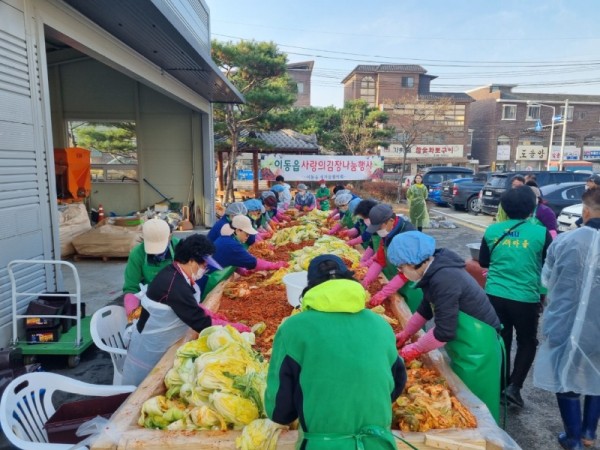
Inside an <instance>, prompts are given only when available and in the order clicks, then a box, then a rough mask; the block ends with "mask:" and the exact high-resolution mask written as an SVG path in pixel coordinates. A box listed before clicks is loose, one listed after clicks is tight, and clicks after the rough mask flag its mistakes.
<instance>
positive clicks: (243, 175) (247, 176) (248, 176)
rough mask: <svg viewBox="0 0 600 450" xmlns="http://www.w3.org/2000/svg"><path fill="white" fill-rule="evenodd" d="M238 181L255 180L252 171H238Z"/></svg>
mask: <svg viewBox="0 0 600 450" xmlns="http://www.w3.org/2000/svg"><path fill="white" fill-rule="evenodd" d="M237 179H238V180H240V181H242V180H244V181H250V180H253V179H254V177H253V176H252V171H251V170H238V171H237Z"/></svg>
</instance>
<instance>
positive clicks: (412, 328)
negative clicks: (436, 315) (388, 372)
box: [396, 312, 427, 348]
mask: <svg viewBox="0 0 600 450" xmlns="http://www.w3.org/2000/svg"><path fill="white" fill-rule="evenodd" d="M425 323H427V319H425V317H423V316H422V315H421V314H419V313H418V312H416V313H414V314H413V315H412V316H410V319H408V322H406V325H404V329H403V330H402V331H401V332H400V333H398V334H396V347H398V348H401V347H403V346H404V344H406V341H408V340H409V339H410V338H411V337H412V336H413V335H414V334H415V333H416V332H417V331H419V330H420V329H421V328H423V325H425Z"/></svg>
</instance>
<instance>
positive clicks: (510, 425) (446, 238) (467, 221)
mask: <svg viewBox="0 0 600 450" xmlns="http://www.w3.org/2000/svg"><path fill="white" fill-rule="evenodd" d="M397 209H398V212H404V213H405V209H404V207H403V205H398V208H397ZM431 215H432V216H437V215H441V216H445V217H446V218H448V219H449V220H451V221H453V222H454V223H455V224H456V225H457V228H454V229H442V228H439V229H429V230H425V231H426V232H427V233H429V234H431V235H432V236H434V237H435V238H436V240H437V246H438V247H447V248H450V249H452V250H454V251H456V252H457V253H458V254H459V255H461V256H462V257H463V258H465V259H468V258H470V252H469V249H468V248H467V247H466V244H468V243H472V242H480V241H481V238H482V236H483V232H484V230H485V227H486V226H487V225H489V224H490V223H491V222H492V219H491V217H489V216H484V215H479V216H473V215H470V214H467V213H464V212H455V211H453V210H451V209H449V208H438V207H434V208H432V210H431ZM74 264H75V266H76V268H77V270H78V273H79V278H80V281H81V289H82V300H83V301H84V302H86V305H87V311H88V314H92V313H93V312H94V311H96V310H98V309H99V308H101V307H103V306H105V305H107V304H108V303H110V302H112V301H115V300H116V299H118V298H119V297H120V295H121V287H122V283H123V270H124V267H125V260H116V261H108V262H102V261H96V260H82V261H79V262H76V263H74ZM69 283H71V284H69ZM65 286H66V288H67V290H70V291H71V292H72V289H73V288H72V279H71V280H70V279H69V278H68V277H66V279H65ZM513 357H514V355H513ZM40 362H41V363H42V365H43V368H44V370H47V371H52V372H56V373H61V374H63V375H66V376H69V377H72V378H76V379H80V380H83V381H87V382H90V383H97V384H111V383H112V363H111V361H110V357H109V356H108V354H106V353H105V352H102V351H99V350H97V349H96V348H95V347H94V346H92V347H91V348H90V349H88V350H87V351H86V352H85V353H84V354H83V355H82V358H81V363H80V364H79V366H78V367H76V368H73V369H69V368H67V367H66V362H65V360H64V359H62V358H56V357H55V358H51V357H46V358H40ZM522 395H523V398H524V400H525V407H524V408H523V409H522V410H519V409H517V408H513V407H510V408H509V409H508V410H507V411H506V425H505V429H506V431H507V432H508V434H510V435H511V436H512V438H513V439H514V440H515V441H516V442H517V443H518V444H519V445H520V446H521V448H523V449H524V450H542V449H544V450H553V449H559V448H560V446H559V445H558V443H557V441H556V435H557V434H558V433H559V432H560V431H562V424H561V420H560V416H559V412H558V408H557V406H556V400H555V398H554V395H553V394H550V393H548V392H546V391H542V390H540V389H536V388H534V387H533V385H532V381H531V372H530V374H529V377H528V378H527V380H526V382H525V386H524V388H523V391H522ZM5 448H14V447H11V446H10V445H9V444H8V443H7V441H6V440H5V438H4V436H3V435H0V449H5Z"/></svg>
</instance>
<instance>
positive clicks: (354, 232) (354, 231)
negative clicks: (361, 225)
mask: <svg viewBox="0 0 600 450" xmlns="http://www.w3.org/2000/svg"><path fill="white" fill-rule="evenodd" d="M346 236H348V237H349V238H355V237H356V236H358V230H357V229H356V228H350V229H349V230H346Z"/></svg>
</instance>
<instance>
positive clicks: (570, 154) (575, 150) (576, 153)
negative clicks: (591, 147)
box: [550, 145, 581, 161]
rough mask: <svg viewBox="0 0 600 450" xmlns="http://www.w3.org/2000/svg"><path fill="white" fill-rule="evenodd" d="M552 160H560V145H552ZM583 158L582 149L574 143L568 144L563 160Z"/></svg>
mask: <svg viewBox="0 0 600 450" xmlns="http://www.w3.org/2000/svg"><path fill="white" fill-rule="evenodd" d="M550 159H551V160H552V161H560V145H553V146H552V153H551V154H550ZM580 159H581V149H580V148H579V147H575V146H574V145H567V146H565V148H564V151H563V161H567V160H568V161H578V160H580Z"/></svg>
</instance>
